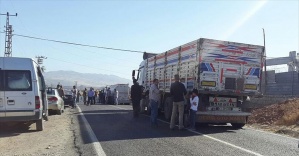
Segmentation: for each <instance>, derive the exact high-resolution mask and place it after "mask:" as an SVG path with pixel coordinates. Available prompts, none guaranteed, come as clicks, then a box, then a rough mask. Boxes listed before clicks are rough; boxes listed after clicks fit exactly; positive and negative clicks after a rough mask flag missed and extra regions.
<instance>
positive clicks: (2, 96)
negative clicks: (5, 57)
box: [0, 58, 6, 117]
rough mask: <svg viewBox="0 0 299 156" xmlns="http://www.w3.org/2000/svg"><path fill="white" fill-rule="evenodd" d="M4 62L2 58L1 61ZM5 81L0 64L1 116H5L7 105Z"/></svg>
mask: <svg viewBox="0 0 299 156" xmlns="http://www.w3.org/2000/svg"><path fill="white" fill-rule="evenodd" d="M1 62H2V60H1V58H0V63H1ZM3 85H4V82H3V71H2V70H1V65H0V117H5V111H6V107H5V104H4V86H3Z"/></svg>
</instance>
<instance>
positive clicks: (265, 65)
mask: <svg viewBox="0 0 299 156" xmlns="http://www.w3.org/2000/svg"><path fill="white" fill-rule="evenodd" d="M263 37H264V71H265V78H264V79H265V90H264V94H266V90H267V84H268V82H267V55H266V35H265V29H264V28H263Z"/></svg>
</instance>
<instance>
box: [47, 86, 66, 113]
mask: <svg viewBox="0 0 299 156" xmlns="http://www.w3.org/2000/svg"><path fill="white" fill-rule="evenodd" d="M47 96H48V104H49V106H48V110H49V111H55V112H56V114H58V115H61V114H62V113H63V112H64V101H63V99H62V98H61V97H60V96H59V93H58V91H57V89H53V88H48V90H47Z"/></svg>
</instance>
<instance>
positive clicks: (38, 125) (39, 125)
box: [35, 119, 44, 131]
mask: <svg viewBox="0 0 299 156" xmlns="http://www.w3.org/2000/svg"><path fill="white" fill-rule="evenodd" d="M35 124H36V130H37V131H43V130H44V123H43V119H39V120H37V121H36V123H35Z"/></svg>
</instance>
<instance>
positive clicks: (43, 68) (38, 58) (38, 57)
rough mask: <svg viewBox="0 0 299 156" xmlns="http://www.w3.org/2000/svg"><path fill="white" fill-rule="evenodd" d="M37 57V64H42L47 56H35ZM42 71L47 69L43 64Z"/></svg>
mask: <svg viewBox="0 0 299 156" xmlns="http://www.w3.org/2000/svg"><path fill="white" fill-rule="evenodd" d="M35 58H36V59H37V64H38V65H39V66H41V65H42V64H43V63H44V59H47V57H46V56H35ZM41 69H42V71H43V72H44V71H45V70H46V68H45V66H41Z"/></svg>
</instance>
